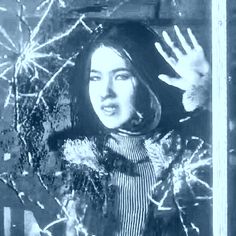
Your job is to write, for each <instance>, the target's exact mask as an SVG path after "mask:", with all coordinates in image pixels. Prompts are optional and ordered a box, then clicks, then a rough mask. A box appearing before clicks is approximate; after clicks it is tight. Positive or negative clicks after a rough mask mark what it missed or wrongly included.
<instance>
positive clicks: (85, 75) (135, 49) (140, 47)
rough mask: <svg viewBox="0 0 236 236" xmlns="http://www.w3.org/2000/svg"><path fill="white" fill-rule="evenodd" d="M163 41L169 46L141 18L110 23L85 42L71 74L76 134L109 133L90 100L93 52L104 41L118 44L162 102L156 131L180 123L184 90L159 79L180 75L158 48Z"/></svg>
mask: <svg viewBox="0 0 236 236" xmlns="http://www.w3.org/2000/svg"><path fill="white" fill-rule="evenodd" d="M155 42H159V43H161V44H162V45H163V47H164V48H165V46H164V44H163V42H162V41H161V39H160V38H159V37H158V35H157V34H156V33H155V32H154V31H153V30H152V29H151V28H149V27H147V26H146V25H144V24H142V23H140V22H119V23H107V24H104V25H103V28H102V29H101V30H100V31H99V32H96V33H93V35H92V36H91V40H89V42H88V43H87V44H86V45H84V47H83V49H82V50H81V52H80V54H79V55H78V57H77V58H76V61H75V66H74V68H73V70H72V74H71V76H70V85H71V88H70V89H71V90H70V91H71V96H72V97H71V99H72V100H71V111H72V112H71V114H72V129H71V130H72V132H73V133H74V134H75V136H92V135H95V134H102V133H106V132H107V131H108V130H107V129H106V128H105V127H104V126H103V125H102V124H101V122H100V121H99V119H98V118H97V116H96V115H95V113H94V112H93V109H92V106H91V104H90V99H89V92H88V84H89V74H90V61H91V55H92V53H93V52H94V50H95V49H96V48H98V47H99V46H100V45H105V46H110V47H114V48H115V49H116V50H118V51H119V52H121V53H122V52H125V53H123V55H124V56H125V55H128V56H126V59H127V60H128V61H129V62H130V64H131V66H132V67H133V68H134V69H135V71H136V72H137V73H138V75H139V78H140V80H141V82H142V83H143V84H145V86H146V87H147V88H148V89H150V90H151V91H152V93H153V94H155V96H156V97H157V98H158V100H159V102H160V104H161V109H162V112H161V119H160V122H159V124H158V126H157V127H155V129H154V130H153V132H156V131H160V132H166V131H168V130H170V129H173V128H175V127H176V126H177V125H178V121H179V119H181V118H183V117H184V108H183V105H182V91H180V90H179V89H177V88H175V87H173V86H170V85H167V84H166V83H164V82H162V81H161V80H160V79H158V75H160V74H166V75H169V76H173V77H177V76H178V75H176V73H175V71H174V70H173V69H172V68H171V67H170V65H169V64H168V63H167V62H166V61H165V60H164V59H163V57H162V56H161V55H160V54H159V52H158V51H157V50H156V48H155Z"/></svg>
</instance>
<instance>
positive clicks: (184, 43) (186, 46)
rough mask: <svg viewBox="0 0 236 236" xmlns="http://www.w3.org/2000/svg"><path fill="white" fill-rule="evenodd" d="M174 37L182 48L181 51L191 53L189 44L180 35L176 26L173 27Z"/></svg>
mask: <svg viewBox="0 0 236 236" xmlns="http://www.w3.org/2000/svg"><path fill="white" fill-rule="evenodd" d="M174 29H175V32H176V35H177V37H178V39H179V41H180V43H181V46H182V47H183V49H184V50H185V52H186V53H188V52H189V51H191V47H190V46H189V44H188V43H187V41H186V39H185V38H184V36H183V34H182V33H181V31H180V29H179V27H178V26H177V25H175V26H174Z"/></svg>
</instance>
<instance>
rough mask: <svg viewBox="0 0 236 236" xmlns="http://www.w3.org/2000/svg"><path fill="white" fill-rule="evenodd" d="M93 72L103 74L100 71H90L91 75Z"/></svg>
mask: <svg viewBox="0 0 236 236" xmlns="http://www.w3.org/2000/svg"><path fill="white" fill-rule="evenodd" d="M91 72H93V73H101V72H100V71H98V70H94V69H92V70H90V73H91Z"/></svg>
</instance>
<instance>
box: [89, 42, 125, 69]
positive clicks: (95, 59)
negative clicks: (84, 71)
mask: <svg viewBox="0 0 236 236" xmlns="http://www.w3.org/2000/svg"><path fill="white" fill-rule="evenodd" d="M128 64H129V63H128V61H127V59H126V58H125V57H124V56H122V54H121V53H120V52H119V51H118V50H117V49H115V48H113V47H108V46H104V45H101V46H100V47H98V48H96V49H95V50H94V52H93V53H92V56H91V70H94V71H104V72H105V71H112V70H117V69H118V68H121V69H125V68H127V69H128V68H129V66H128Z"/></svg>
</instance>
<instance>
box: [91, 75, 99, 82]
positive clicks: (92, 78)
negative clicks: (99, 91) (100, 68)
mask: <svg viewBox="0 0 236 236" xmlns="http://www.w3.org/2000/svg"><path fill="white" fill-rule="evenodd" d="M89 80H90V81H99V80H101V77H100V76H97V75H92V76H90V78H89Z"/></svg>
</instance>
